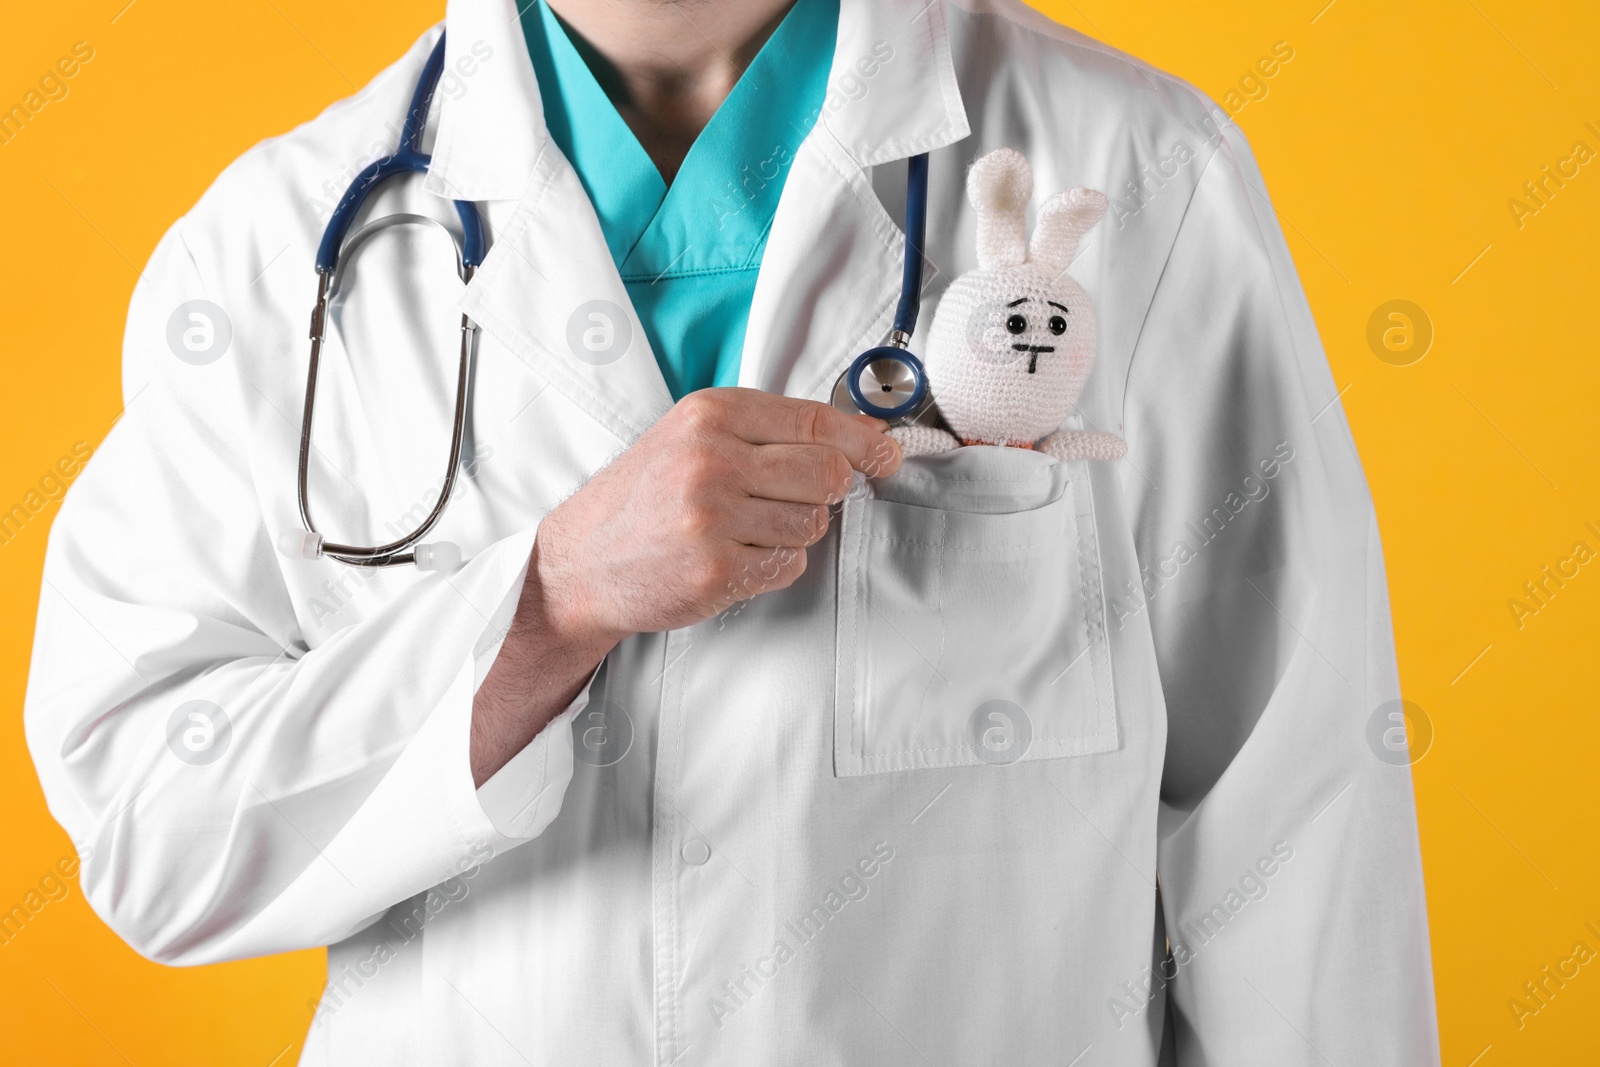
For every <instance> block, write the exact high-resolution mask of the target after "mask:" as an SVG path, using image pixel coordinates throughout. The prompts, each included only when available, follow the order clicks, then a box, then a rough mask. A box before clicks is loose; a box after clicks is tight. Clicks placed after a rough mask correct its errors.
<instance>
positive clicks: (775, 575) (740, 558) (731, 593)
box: [715, 545, 806, 611]
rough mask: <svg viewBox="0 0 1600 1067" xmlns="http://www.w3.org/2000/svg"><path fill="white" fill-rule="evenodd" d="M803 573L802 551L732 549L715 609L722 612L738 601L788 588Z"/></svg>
mask: <svg viewBox="0 0 1600 1067" xmlns="http://www.w3.org/2000/svg"><path fill="white" fill-rule="evenodd" d="M805 570H806V550H805V549H803V548H755V547H751V546H744V545H741V546H739V548H738V549H736V550H735V555H734V559H733V561H732V567H731V568H730V576H729V577H728V579H727V582H726V584H725V586H724V588H723V590H722V594H721V597H720V600H719V602H718V603H717V604H716V606H715V607H716V610H717V611H722V610H725V609H727V608H728V607H730V606H732V605H733V604H736V603H738V602H739V601H741V600H749V599H750V598H751V597H753V596H758V595H760V594H762V593H770V592H772V591H773V590H775V589H787V588H788V587H789V586H791V585H793V584H794V582H795V580H796V579H797V578H799V577H800V575H802V574H804V573H805Z"/></svg>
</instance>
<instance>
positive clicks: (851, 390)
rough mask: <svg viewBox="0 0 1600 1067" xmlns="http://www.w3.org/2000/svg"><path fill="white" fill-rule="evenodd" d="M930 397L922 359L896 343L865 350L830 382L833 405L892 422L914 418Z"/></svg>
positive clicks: (926, 405)
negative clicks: (831, 384) (832, 382)
mask: <svg viewBox="0 0 1600 1067" xmlns="http://www.w3.org/2000/svg"><path fill="white" fill-rule="evenodd" d="M931 400H932V395H931V394H930V392H929V391H928V373H927V371H926V370H924V369H923V366H922V360H920V359H918V358H917V357H916V356H915V355H913V354H912V353H911V352H909V351H907V350H906V349H904V348H899V347H897V346H895V345H881V346H879V347H877V348H869V349H867V350H866V351H865V352H863V353H861V354H860V355H859V356H857V357H856V358H855V359H854V360H853V361H852V362H851V364H850V366H849V367H847V368H845V371H844V373H843V374H841V375H839V378H838V380H837V381H835V382H834V385H833V396H832V401H833V406H834V407H836V408H838V409H839V410H841V411H848V412H851V413H856V412H859V413H861V414H863V415H871V416H872V417H873V418H877V419H882V420H884V421H885V422H888V423H891V424H894V423H901V422H909V421H911V420H913V419H915V418H916V417H917V416H918V415H920V414H922V412H923V411H924V410H925V409H926V408H927V407H928V406H929V404H930V402H931Z"/></svg>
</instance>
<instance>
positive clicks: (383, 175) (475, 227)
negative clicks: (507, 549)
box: [280, 33, 487, 570]
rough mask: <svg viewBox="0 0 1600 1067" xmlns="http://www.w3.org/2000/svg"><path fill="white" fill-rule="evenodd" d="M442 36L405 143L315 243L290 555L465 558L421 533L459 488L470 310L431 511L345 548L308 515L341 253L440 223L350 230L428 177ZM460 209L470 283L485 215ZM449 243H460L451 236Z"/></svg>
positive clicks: (463, 269)
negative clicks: (385, 537) (378, 192)
mask: <svg viewBox="0 0 1600 1067" xmlns="http://www.w3.org/2000/svg"><path fill="white" fill-rule="evenodd" d="M444 42H445V37H444V34H442V33H441V34H440V35H439V40H438V43H437V44H435V45H434V47H433V51H432V53H430V54H429V56H428V61H427V63H425V64H424V65H423V68H422V74H421V76H420V77H419V78H418V79H417V87H416V90H415V91H414V92H413V93H412V95H411V106H410V108H409V109H408V110H407V112H406V119H405V126H404V128H403V130H402V132H401V136H400V147H399V148H398V149H397V150H396V151H395V152H394V153H393V154H392V155H388V156H384V157H383V158H382V159H380V160H378V161H377V162H375V163H372V164H371V165H369V166H367V167H365V168H364V169H363V170H362V171H361V173H360V174H358V175H356V178H355V181H353V182H351V183H350V188H349V189H347V190H346V191H345V194H344V196H343V197H341V198H340V200H339V204H338V206H337V207H336V208H335V209H334V212H333V217H332V218H330V219H329V220H328V227H327V229H326V230H324V231H323V234H322V242H321V244H320V245H319V246H318V248H317V303H316V307H315V308H313V309H312V312H311V365H310V368H309V370H308V371H307V376H306V402H305V409H304V413H303V415H302V417H301V421H300V462H299V470H298V479H297V491H298V497H299V506H300V522H301V525H302V526H303V527H304V529H303V530H299V531H295V532H294V533H293V534H290V535H288V536H287V537H285V538H284V539H283V542H282V543H281V546H280V547H281V548H282V549H283V551H284V552H286V553H287V554H289V555H291V556H298V557H302V558H308V559H319V558H323V557H327V558H330V559H335V560H338V561H339V562H341V563H348V564H351V565H353V566H358V567H388V566H393V565H396V564H404V563H415V564H416V565H417V566H418V567H419V568H420V569H424V570H449V569H452V568H453V567H454V566H455V565H456V564H457V563H459V562H460V555H461V554H460V550H459V549H458V548H456V546H454V545H451V544H449V543H448V542H439V543H437V544H432V545H426V544H421V543H420V542H421V540H422V538H423V536H424V535H426V534H427V532H428V531H429V530H431V529H433V527H434V525H435V524H436V523H438V521H439V519H440V517H441V516H442V515H443V514H444V509H445V506H446V505H447V504H448V503H449V502H450V493H451V490H452V489H454V488H455V480H456V471H457V470H458V469H459V466H460V462H461V440H462V436H463V433H464V431H465V428H466V421H467V386H468V382H469V381H470V379H471V376H472V354H473V348H474V341H475V339H476V337H477V326H476V325H475V324H474V323H473V322H472V320H471V319H469V318H468V317H467V316H466V315H462V316H461V356H460V361H459V364H458V367H457V371H456V399H455V416H454V422H453V424H452V427H451V434H450V459H449V465H448V466H447V467H446V468H445V477H444V483H443V485H442V486H441V487H440V490H439V499H438V500H437V501H436V502H435V503H434V506H433V510H432V511H431V512H429V514H428V516H427V517H426V518H425V519H423V520H422V522H421V524H420V525H418V526H417V528H416V529H414V530H412V531H411V532H410V533H408V534H406V535H405V536H404V537H401V538H399V539H398V540H395V541H391V542H389V543H388V544H383V545H372V546H363V545H343V544H334V543H331V542H329V541H327V540H326V539H325V538H324V537H323V535H322V534H320V533H318V532H317V527H316V524H315V523H314V522H313V521H312V518H311V502H310V498H309V493H308V491H307V476H308V471H309V468H310V460H311V424H312V416H313V415H314V414H315V412H316V400H317V369H318V366H319V365H320V363H321V356H322V340H323V334H324V332H325V330H326V326H327V321H328V304H329V301H330V300H331V298H332V296H333V294H334V292H335V291H336V290H337V282H338V278H339V266H340V254H341V252H342V251H344V250H348V249H349V248H352V247H354V246H355V245H356V244H358V243H360V242H361V241H362V240H363V239H365V237H366V236H367V235H368V234H370V233H373V232H376V231H377V230H380V229H382V228H384V227H386V226H390V225H394V224H397V223H426V224H429V225H434V226H441V228H442V224H440V223H439V222H438V221H437V220H435V219H431V218H428V217H425V216H422V215H410V214H401V215H390V216H388V217H386V218H381V219H378V220H377V221H375V222H370V223H368V224H367V225H365V226H363V227H362V228H361V229H360V230H358V231H356V233H354V234H350V233H349V230H350V226H351V224H352V223H353V222H354V221H355V219H356V217H357V215H359V214H360V212H361V208H362V205H364V204H365V203H366V201H367V198H368V197H369V196H370V195H371V194H372V191H373V190H374V189H376V188H377V187H378V186H379V185H381V184H382V183H383V182H385V181H387V180H388V179H390V178H393V177H396V176H398V175H403V174H423V173H426V172H427V170H428V164H429V162H430V157H429V156H428V155H426V154H425V153H423V151H422V147H421V146H422V134H423V131H424V129H425V127H426V126H427V121H428V108H429V106H430V105H431V104H432V102H433V94H434V91H435V90H436V89H437V88H438V87H439V77H440V75H441V74H442V73H443V72H444ZM454 203H455V206H456V214H457V215H458V216H459V217H460V219H461V238H460V240H459V243H458V245H457V266H458V272H459V274H460V276H461V280H462V281H463V282H469V281H471V280H472V275H473V272H474V271H475V270H476V269H477V267H478V265H479V264H481V263H482V262H483V257H484V255H485V253H486V251H487V243H486V242H485V240H484V233H483V217H482V215H481V214H479V212H478V208H477V205H475V204H473V203H472V202H471V201H468V200H457V201H455V202H454ZM451 239H452V241H454V240H456V239H455V236H454V235H453V234H452V235H451Z"/></svg>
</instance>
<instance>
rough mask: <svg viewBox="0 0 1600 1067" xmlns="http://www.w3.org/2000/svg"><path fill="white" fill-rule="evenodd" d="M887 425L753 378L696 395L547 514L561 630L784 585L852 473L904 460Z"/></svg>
mask: <svg viewBox="0 0 1600 1067" xmlns="http://www.w3.org/2000/svg"><path fill="white" fill-rule="evenodd" d="M884 429H885V424H884V423H883V422H881V421H880V420H878V419H871V418H867V417H866V416H864V415H845V414H842V413H840V412H839V411H837V410H835V409H834V408H832V407H829V406H828V405H826V404H819V403H817V402H815V401H812V400H795V399H792V398H790V397H784V396H774V395H772V394H769V393H763V392H759V391H757V390H754V389H706V390H702V391H700V392H696V393H692V394H690V395H689V396H687V397H685V398H684V399H683V400H682V401H681V402H679V404H678V405H677V406H676V407H674V408H673V409H672V410H671V411H670V412H668V413H667V415H666V416H665V417H663V418H662V419H661V421H660V422H658V423H657V424H656V425H655V426H653V427H651V428H650V430H649V431H648V432H646V433H645V434H644V435H643V436H642V437H640V438H639V440H638V442H637V443H635V444H634V445H633V447H632V448H630V449H628V451H627V452H625V453H623V454H622V456H621V457H620V458H618V459H617V460H616V461H615V462H614V463H612V464H611V465H610V466H608V467H606V468H605V469H604V470H602V471H600V472H599V473H598V474H596V475H595V476H594V478H593V479H591V480H590V481H589V483H588V484H587V485H585V486H584V487H583V488H582V489H580V490H579V491H578V492H577V493H575V494H573V496H572V497H570V498H569V499H567V500H566V501H564V502H563V503H562V504H561V505H560V506H559V507H557V508H556V509H555V510H554V511H552V512H551V513H550V515H549V516H548V517H547V518H546V519H545V521H544V523H543V525H541V526H540V528H539V534H538V539H537V547H536V548H535V562H536V564H537V575H538V580H539V582H540V584H541V585H543V587H544V590H545V593H546V595H547V596H550V597H553V598H554V599H555V600H556V601H557V602H558V603H559V605H560V607H561V611H562V618H563V622H564V624H565V625H564V628H565V629H568V630H569V631H571V632H575V633H586V634H591V635H596V636H601V637H603V638H606V639H608V640H609V641H610V642H611V643H612V644H615V642H616V641H620V640H621V639H622V638H624V637H626V636H628V635H629V634H634V633H646V632H652V631H657V630H672V629H677V628H678V627H681V626H688V625H690V624H692V623H696V622H699V621H700V620H702V619H705V618H708V617H710V616H712V615H715V614H716V613H717V612H719V611H722V610H724V609H725V608H727V607H729V606H730V605H732V604H734V603H735V602H737V601H740V600H745V599H748V598H749V597H752V596H755V595H756V594H758V593H762V592H766V591H768V590H772V589H782V588H785V587H786V586H788V585H789V584H791V583H792V582H793V581H794V580H795V579H796V578H798V577H800V575H801V574H802V573H803V572H804V571H805V569H806V551H805V550H806V548H807V547H808V546H810V545H812V544H815V543H816V542H817V541H818V540H819V539H820V538H821V537H822V535H823V534H824V533H826V532H827V529H828V518H829V513H828V509H829V507H830V505H833V504H836V503H838V502H839V501H841V500H843V499H844V496H845V494H846V493H847V492H849V489H850V479H851V472H852V471H862V472H863V473H866V474H868V475H870V476H872V477H882V476H883V475H886V474H892V473H894V471H895V470H897V469H898V468H899V466H900V451H899V446H898V445H896V444H895V442H894V441H893V440H891V439H890V438H889V437H888V436H887V435H886V434H885V433H884V432H883V431H884Z"/></svg>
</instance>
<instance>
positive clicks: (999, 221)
mask: <svg viewBox="0 0 1600 1067" xmlns="http://www.w3.org/2000/svg"><path fill="white" fill-rule="evenodd" d="M1032 195H1033V171H1032V169H1031V168H1030V167H1029V166H1028V160H1027V158H1026V157H1025V156H1023V154H1022V153H1021V152H1018V151H1017V150H1016V149H1014V148H997V149H995V150H994V151H993V152H990V153H989V154H988V155H986V156H984V157H983V158H982V159H980V160H978V161H977V162H976V163H974V164H972V169H971V170H969V171H967V199H968V200H969V201H971V202H972V206H973V209H974V210H976V211H977V213H978V266H979V267H981V268H984V269H989V268H993V267H1013V266H1016V265H1017V264H1018V263H1021V262H1023V261H1024V260H1025V259H1027V257H1028V243H1027V236H1026V230H1025V228H1024V226H1023V213H1024V212H1025V211H1026V210H1027V207H1028V198H1029V197H1030V196H1032Z"/></svg>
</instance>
